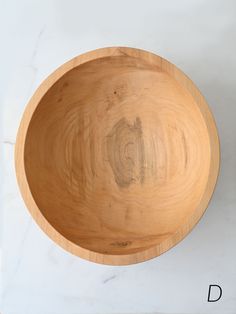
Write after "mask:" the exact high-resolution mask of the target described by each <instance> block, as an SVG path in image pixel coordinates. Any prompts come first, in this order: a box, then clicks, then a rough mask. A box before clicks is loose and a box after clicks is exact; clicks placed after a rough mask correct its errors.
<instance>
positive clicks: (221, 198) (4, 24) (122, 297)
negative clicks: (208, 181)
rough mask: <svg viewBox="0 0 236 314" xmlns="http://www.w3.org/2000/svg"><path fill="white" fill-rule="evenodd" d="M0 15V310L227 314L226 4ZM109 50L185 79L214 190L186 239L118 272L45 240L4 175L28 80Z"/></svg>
mask: <svg viewBox="0 0 236 314" xmlns="http://www.w3.org/2000/svg"><path fill="white" fill-rule="evenodd" d="M0 7H1V10H0V26H1V27H0V32H1V44H2V45H1V49H0V56H1V58H0V65H1V67H0V68H1V70H0V116H1V123H0V124H1V125H0V136H1V138H0V139H1V152H2V153H3V154H0V155H1V157H0V158H1V165H0V167H1V168H0V172H1V174H2V175H1V180H2V181H1V203H0V205H1V207H0V209H1V211H0V218H1V219H0V224H1V225H0V227H1V232H0V244H1V257H2V272H1V277H0V284H1V285H0V286H1V292H2V298H1V301H2V302H1V303H0V311H1V313H2V314H98V313H100V314H101V313H104V314H105V313H107V314H108V313H112V314H117V313H122V314H128V313H132V314H134V313H136V314H138V313H143V314H144V313H173V314H174V313H184V314H187V313H190V314H197V313H198V314H211V313H214V314H221V313H224V314H235V313H236V267H235V264H236V245H235V242H236V241H235V240H236V228H235V225H236V192H235V191H236V123H235V117H236V93H235V84H236V79H235V71H236V57H235V50H236V44H235V34H236V2H235V1H233V0H229V1H220V0H214V1H213V0H205V1H203V0H188V1H187V0H179V1H171V0H166V1H160V0H149V1H144V0H142V1H138V0H137V1H134V0H126V1H125V0H120V1H108V0H100V1H91V0H89V1H81V0H79V1H75V0H70V1H65V0H57V1H56V0H34V1H29V0H21V1H17V0H8V1H4V0H2V1H0ZM113 45H122V46H132V47H138V48H143V49H147V50H150V51H153V52H155V53H157V54H159V55H161V56H163V57H165V58H167V59H169V60H170V61H171V62H173V63H175V64H176V65H177V66H179V67H180V68H181V69H182V70H183V71H184V72H185V73H186V74H187V75H189V76H190V77H191V78H192V79H193V81H194V82H195V83H196V84H197V85H198V87H199V88H200V90H201V91H202V93H203V95H204V96H205V97H206V99H207V101H208V103H209V105H210V107H211V109H212V111H213V114H214V116H215V119H216V122H217V125H218V129H219V134H220V140H221V149H222V156H221V157H222V165H221V173H220V177H219V181H218V184H217V188H216V191H215V194H214V196H213V198H212V201H211V203H210V206H209V208H208V210H207V211H206V214H205V215H204V217H203V218H202V219H201V221H200V223H199V224H198V225H197V226H196V227H195V228H194V230H193V231H192V232H191V234H190V235H189V236H188V237H187V238H186V239H184V240H183V241H182V242H181V243H180V244H178V245H177V246H176V247H175V248H173V249H171V250H170V251H169V252H167V253H166V254H164V255H162V256H160V257H158V258H156V259H153V260H151V261H148V262H145V263H141V264H137V265H132V266H125V267H124V266H123V267H114V266H104V265H98V264H94V263H91V262H87V261H85V260H82V259H80V258H78V257H75V256H72V255H70V254H69V253H68V252H65V251H64V250H63V249H61V248H60V247H58V246H57V245H56V244H54V243H53V242H52V241H51V240H50V239H49V238H48V237H47V236H46V235H45V234H44V233H43V232H42V231H41V230H40V229H39V227H38V226H37V225H36V224H35V222H34V221H33V220H32V218H31V216H30V214H29V213H28V211H27V209H26V206H25V205H24V203H23V200H22V198H21V195H20V192H19V189H18V186H17V183H16V178H15V170H14V144H15V138H16V133H17V128H18V126H19V122H20V119H21V116H22V113H23V111H24V108H25V106H26V104H27V101H28V100H29V98H30V96H31V95H32V93H33V92H34V91H35V89H36V88H37V86H38V85H39V83H40V82H41V81H42V80H43V79H44V78H46V76H47V75H48V74H50V73H51V72H52V71H53V70H54V69H56V68H57V67H58V66H59V65H60V64H62V63H64V62H65V61H67V60H69V59H70V58H72V57H74V56H76V55H78V54H80V53H82V52H86V51H88V50H91V49H95V48H98V47H104V46H113ZM2 218H3V219H2ZM0 266H1V264H0ZM210 284H219V285H220V286H221V287H222V289H223V296H222V298H221V300H220V301H218V302H215V303H207V292H208V286H209V285H210Z"/></svg>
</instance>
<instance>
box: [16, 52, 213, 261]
mask: <svg viewBox="0 0 236 314" xmlns="http://www.w3.org/2000/svg"><path fill="white" fill-rule="evenodd" d="M15 157H16V173H17V178H18V182H19V186H20V189H21V193H22V195H23V197H24V200H25V202H26V204H27V207H28V208H29V210H30V212H31V214H32V215H33V217H34V219H35V220H36V221H37V223H38V224H39V225H40V227H41V228H42V229H43V230H44V231H45V232H46V233H47V234H48V235H49V236H50V237H51V238H52V239H53V240H54V241H55V242H56V243H58V244H59V245H61V246H62V247H63V248H65V249H66V250H68V251H70V252H72V253H73V254H76V255H78V256H80V257H83V258H85V259H88V260H90V261H94V262H98V263H104V264H111V265H125V264H132V263H137V262H141V261H145V260H147V259H150V258H153V257H155V256H158V255H160V254H161V253H163V252H165V251H167V250H168V249H170V248H171V247H173V246H174V245H175V244H176V243H177V242H179V241H180V240H182V239H183V237H184V236H185V235H186V234H187V233H188V232H189V231H190V230H191V229H192V228H193V226H194V225H195V224H196V223H197V221H198V220H199V219H200V217H201V216H202V214H203V212H204V211H205V209H206V207H207V205H208V202H209V200H210V198H211V196H212V193H213V189H214V187H215V184H216V180H217V175H218V170H219V141H218V135H217V130H216V126H215V122H214V119H213V116H212V114H211V112H210V110H209V108H208V106H207V104H206V102H205V100H204V98H203V96H202V95H201V94H200V92H199V91H198V89H197V88H196V87H195V86H194V84H193V83H192V82H191V81H190V79H189V78H187V77H186V75H185V74H183V72H181V71H180V70H179V69H177V68H176V67H175V66H174V65H173V64H171V63H169V62H168V61H166V60H165V59H163V58H161V57H159V56H157V55H154V54H152V53H149V52H146V51H143V50H138V49H132V48H120V47H113V48H104V49H98V50H95V51H91V52H88V53H85V54H83V55H81V56H78V57H76V58H74V59H73V60H71V61H69V62H67V63H65V64H64V65H62V66H61V67H60V68H59V69H57V70H56V71H55V72H54V73H53V74H52V75H50V76H49V77H48V78H47V79H46V80H45V81H44V82H43V83H42V85H41V86H40V87H39V88H38V90H37V91H36V93H35V94H34V96H33V97H32V99H31V100H30V102H29V104H28V106H27V108H26V111H25V113H24V116H23V119H22V122H21V125H20V128H19V132H18V137H17V143H16V156H15Z"/></svg>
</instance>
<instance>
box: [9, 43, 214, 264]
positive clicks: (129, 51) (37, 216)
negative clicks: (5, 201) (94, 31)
mask: <svg viewBox="0 0 236 314" xmlns="http://www.w3.org/2000/svg"><path fill="white" fill-rule="evenodd" d="M124 55H125V56H129V57H134V58H141V59H144V60H146V61H148V62H150V63H151V64H153V65H155V66H158V67H159V68H160V69H161V70H162V71H164V72H166V73H168V74H169V75H170V76H171V77H173V78H174V79H175V80H176V81H177V82H178V83H179V84H180V85H182V86H183V87H184V88H185V89H186V90H187V91H188V92H189V94H190V95H191V96H192V97H193V99H194V101H195V103H196V104H197V105H198V107H199V109H200V111H201V114H202V117H203V119H204V122H205V125H206V127H207V130H208V136H209V143H210V167H209V174H208V181H207V183H206V189H205V191H204V193H203V195H202V198H201V199H200V201H199V204H198V206H197V208H196V210H195V211H194V213H193V215H191V216H190V217H188V218H186V219H185V223H184V224H182V225H181V226H180V227H179V228H178V229H177V230H176V232H175V233H174V234H173V235H172V236H171V237H170V238H167V239H166V240H164V241H163V242H162V243H160V244H158V245H156V246H154V247H151V248H148V249H145V250H143V251H141V252H136V253H131V254H125V255H111V254H103V253H98V252H94V251H90V250H88V249H85V248H83V247H81V246H79V245H77V244H75V243H73V242H72V241H70V240H68V239H67V238H65V237H64V236H63V235H62V234H60V233H59V232H58V231H57V230H56V229H55V228H54V227H53V226H52V225H51V224H50V223H49V222H48V221H47V219H46V218H45V217H44V216H43V214H42V213H41V211H40V209H39V208H38V206H37V204H36V202H35V200H34V198H33V195H32V194H31V191H30V187H29V184H28V181H27V176H26V171H25V162H24V149H25V139H26V135H27V130H28V126H29V123H30V121H31V118H32V115H33V113H34V111H35V109H36V107H37V105H38V103H39V102H40V100H41V99H42V97H43V96H44V95H45V93H46V92H47V91H48V90H49V89H50V88H51V87H52V86H53V85H54V84H55V83H56V82H57V81H58V80H59V79H60V78H61V77H62V76H63V75H64V74H66V73H67V72H68V71H70V70H72V69H73V68H75V67H77V66H79V65H81V64H84V63H86V62H89V61H92V60H94V59H99V58H104V57H110V56H124ZM219 168H220V142H219V136H218V132H217V127H216V123H215V120H214V117H213V115H212V113H211V110H210V108H209V106H208V105H207V102H206V100H205V99H204V97H203V96H202V94H201V93H200V91H199V90H198V88H197V87H196V85H195V84H194V83H193V82H192V81H191V79H190V78H189V77H188V76H187V75H186V74H184V73H183V72H182V71H181V70H180V69H178V68H177V67H176V66H175V65H174V64H172V63H171V62H169V61H167V60H166V59H164V58H162V57H160V56H158V55H156V54H154V53H152V52H149V51H146V50H142V49H137V48H131V47H118V46H117V47H107V48H99V49H96V50H92V51H89V52H86V53H83V54H81V55H78V56H76V57H74V58H73V59H71V60H69V61H67V62H66V63H64V64H62V65H61V66H60V67H59V68H57V69H56V70H55V71H54V72H52V73H51V74H50V75H49V76H48V77H47V78H46V79H45V80H44V81H43V82H42V83H41V84H40V86H39V87H38V88H37V90H36V91H35V93H34V94H33V96H32V97H31V99H30V101H29V102H28V104H27V105H26V108H25V111H24V114H23V117H22V119H21V122H20V126H19V129H18V133H17V138H16V145H15V170H16V177H17V182H18V185H19V188H20V191H21V195H22V197H23V199H24V202H25V204H26V206H27V208H28V210H29V212H30V213H31V215H32V217H33V218H34V220H35V221H36V223H37V224H38V225H39V226H40V228H41V229H42V230H43V231H44V232H45V233H46V234H47V235H48V236H49V237H50V238H51V239H52V240H53V241H54V242H55V243H57V244H58V245H60V246H61V247H62V248H64V249H65V250H67V251H69V252H70V253H72V254H74V255H77V256H79V257H81V258H84V259H86V260H89V261H92V262H96V263H100V264H107V265H129V264H135V263H139V262H144V261H146V260H149V259H152V258H154V257H157V256H159V255H161V254H162V253H164V252H166V251H168V250H169V249H170V248H172V247H173V246H175V245H176V244H177V243H179V242H180V241H181V240H182V239H183V238H185V237H186V235H187V234H188V233H189V232H190V231H191V230H192V229H193V227H194V226H195V225H196V224H197V223H198V221H199V220H200V218H201V217H202V215H203V214H204V212H205V211H206V208H207V206H208V204H209V202H210V199H211V197H212V195H213V192H214V188H215V185H216V182H217V178H218V174H219Z"/></svg>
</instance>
